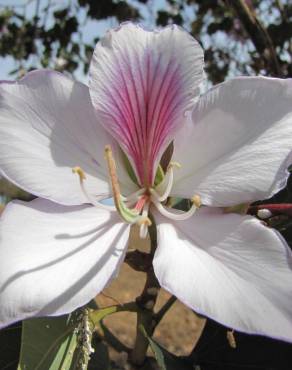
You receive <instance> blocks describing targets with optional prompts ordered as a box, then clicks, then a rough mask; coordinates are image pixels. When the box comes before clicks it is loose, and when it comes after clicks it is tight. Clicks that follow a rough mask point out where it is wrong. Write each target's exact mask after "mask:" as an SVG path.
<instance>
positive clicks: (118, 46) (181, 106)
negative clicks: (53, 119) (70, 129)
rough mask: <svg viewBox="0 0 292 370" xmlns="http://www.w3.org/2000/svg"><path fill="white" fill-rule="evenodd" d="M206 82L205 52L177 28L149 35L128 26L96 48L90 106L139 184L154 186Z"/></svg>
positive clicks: (139, 29)
mask: <svg viewBox="0 0 292 370" xmlns="http://www.w3.org/2000/svg"><path fill="white" fill-rule="evenodd" d="M202 79H203V52H202V49H201V47H200V45H199V44H198V42H197V41H196V40H194V39H193V38H192V37H191V36H190V35H189V34H188V33H187V32H185V31H184V30H182V29H181V28H179V27H177V26H175V25H173V26H170V27H166V28H164V29H162V30H159V31H158V30H156V31H153V32H151V31H146V30H144V29H143V28H142V27H140V26H138V25H135V24H132V23H126V24H123V25H122V26H121V27H119V28H118V29H116V30H112V31H110V32H108V33H107V34H106V36H105V37H104V38H103V39H102V40H101V41H100V42H99V43H98V44H97V46H96V48H95V52H94V56H93V60H92V62H91V67H90V83H89V88H90V95H91V98H92V102H93V105H94V107H95V110H96V113H97V117H98V119H99V121H100V122H101V124H102V125H103V126H104V128H105V129H107V130H108V131H109V132H110V133H111V134H112V135H113V137H115V138H116V140H118V142H119V143H120V144H121V146H122V148H123V149H124V151H125V152H126V153H127V154H128V156H129V157H130V158H131V160H132V161H133V163H134V165H135V169H136V174H137V175H138V178H139V180H140V183H141V184H149V183H152V182H153V177H154V176H155V169H156V166H157V164H158V162H159V159H160V156H161V155H162V154H163V151H164V150H165V149H166V147H167V145H168V144H169V143H170V141H171V140H172V139H173V137H174V132H175V131H176V129H177V128H178V127H179V126H180V125H181V124H182V123H183V121H184V112H185V110H186V109H187V108H188V107H189V104H190V103H191V100H192V98H193V97H194V96H195V95H196V94H197V93H198V91H197V90H198V85H199V83H200V82H201V81H202Z"/></svg>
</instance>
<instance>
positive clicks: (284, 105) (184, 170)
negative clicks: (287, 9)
mask: <svg viewBox="0 0 292 370" xmlns="http://www.w3.org/2000/svg"><path fill="white" fill-rule="evenodd" d="M202 76H203V52H202V50H201V48H200V46H199V44H198V43H197V42H196V41H195V40H194V39H192V38H191V37H190V36H189V35H188V34H187V33H186V32H184V31H183V30H182V29H180V28H178V27H176V26H173V27H167V28H165V29H163V30H161V31H154V32H150V31H145V30H144V29H142V28H141V27H139V26H136V25H133V24H131V23H127V24H124V25H122V26H121V27H120V28H119V29H117V30H113V31H110V32H108V33H107V35H106V36H105V37H104V38H103V39H102V40H101V41H100V43H99V44H98V45H97V46H96V49H95V52H94V57H93V60H92V62H91V68H90V85H89V88H88V87H87V86H85V85H83V84H80V83H78V82H74V81H72V80H70V79H69V78H67V77H65V76H64V75H62V74H59V73H56V72H52V71H37V72H32V73H29V74H28V75H27V76H26V77H25V78H23V79H21V80H20V81H18V82H16V83H8V82H2V83H1V85H0V168H1V173H2V175H3V176H5V177H6V178H8V179H9V180H11V181H12V182H14V183H15V184H17V185H18V186H20V187H22V188H23V189H25V190H27V191H29V192H31V193H33V194H35V195H37V196H39V197H41V198H43V199H37V200H34V201H32V202H30V203H25V202H19V201H15V202H12V203H11V204H10V205H8V206H7V208H6V210H5V212H4V214H3V217H2V218H1V246H0V323H1V325H2V326H5V325H8V324H9V323H11V322H14V321H17V320H21V319H25V318H27V317H31V316H42V315H60V314H64V313H67V312H70V311H72V310H74V309H75V308H77V307H79V306H82V305H84V304H85V303H87V302H88V301H89V300H90V299H92V298H93V297H94V296H95V295H96V294H97V293H99V292H100V291H101V290H102V289H103V288H104V287H105V286H106V285H107V284H108V283H109V282H110V281H111V279H112V278H114V277H115V276H116V274H117V272H118V270H119V267H120V264H121V263H122V261H123V258H124V255H125V252H126V247H127V241H128V236H129V229H130V223H139V224H140V226H141V236H142V237H144V236H145V234H146V233H147V226H148V225H149V218H148V212H149V210H150V211H151V212H152V214H153V216H154V218H155V221H156V223H157V229H158V247H157V250H156V254H155V256H154V262H153V264H154V270H155V273H156V276H157V278H158V280H159V282H160V284H161V286H162V287H164V288H165V289H167V290H169V291H170V292H172V293H173V294H175V295H176V296H177V297H178V298H179V299H181V300H182V301H183V302H184V303H185V304H187V305H188V306H189V307H191V308H193V309H194V310H196V311H197V312H200V313H202V314H204V315H206V316H209V317H212V318H213V319H214V320H216V321H219V322H221V323H223V324H225V325H226V326H228V327H231V328H234V329H237V330H239V331H245V332H248V333H258V334H264V335H268V336H272V337H277V338H281V339H284V340H288V341H292V304H291V303H292V271H291V266H292V258H291V252H290V250H289V248H288V246H287V245H286V243H285V241H284V240H283V239H282V238H281V236H280V235H279V234H278V233H277V232H276V231H274V230H272V229H268V228H266V227H265V226H264V225H263V224H262V223H261V222H260V221H259V220H257V219H255V218H253V217H251V216H240V215H237V214H224V213H222V211H221V209H220V208H215V207H227V206H232V205H236V204H239V203H242V202H252V201H254V200H258V199H264V198H268V197H270V196H271V195H272V194H274V193H275V192H277V191H279V190H280V189H281V188H282V187H283V186H285V183H286V180H287V176H288V172H287V167H288V165H289V164H290V163H291V159H292V158H291V147H292V104H291V103H292V82H291V80H281V79H272V78H261V77H251V78H248V77H244V78H236V79H233V80H231V81H229V82H226V83H222V84H219V85H218V86H216V87H214V88H213V89H211V90H210V91H209V92H207V93H206V94H205V95H203V96H201V97H200V98H199V100H198V102H197V103H196V104H195V105H194V100H193V99H194V98H195V97H196V91H198V86H199V84H200V83H201V82H202V78H203V77H202ZM187 110H189V111H190V110H191V114H185V112H186V111H187ZM172 141H173V142H174V153H173V156H172V161H176V162H178V163H179V164H180V167H181V168H180V169H176V168H175V166H176V165H175V163H173V162H171V164H170V166H169V167H168V170H167V172H166V175H165V178H164V180H163V181H162V182H161V183H160V184H159V185H157V184H155V183H154V181H155V178H156V173H157V168H158V164H159V162H160V159H161V155H162V154H163V153H164V151H165V150H166V148H167V147H168V145H169V143H171V142H172ZM106 145H107V149H106V157H107V161H108V164H109V170H110V179H111V182H112V185H113V190H114V198H115V202H116V208H117V210H118V212H115V211H114V212H113V211H112V210H109V209H107V208H106V207H104V208H103V207H102V206H101V205H100V203H99V200H100V199H101V198H106V197H111V194H112V193H111V186H110V185H111V184H109V182H108V168H107V163H106V161H105V160H104V148H105V146H106ZM109 146H110V147H109ZM110 148H111V149H110ZM119 148H122V149H123V151H124V152H125V154H126V155H127V157H128V159H129V161H130V163H131V165H132V167H133V169H134V172H135V176H136V183H135V182H134V181H132V180H131V178H130V176H129V174H128V172H127V171H126V170H125V165H124V162H123V160H122V155H121V151H120V149H119ZM112 152H113V154H114V158H115V160H116V166H117V172H118V180H117V178H116V173H115V165H114V161H113V158H112ZM75 166H80V167H81V168H82V170H81V169H80V168H75V171H76V172H78V173H79V175H80V183H79V181H78V177H76V175H75V176H73V174H72V168H73V167H75ZM84 174H85V176H86V179H85V180H84V179H83V176H84ZM132 177H133V176H132ZM80 184H81V186H80ZM168 196H174V197H182V198H189V199H192V200H193V206H192V208H191V210H190V211H189V212H188V213H182V212H179V211H175V210H173V209H170V208H168V207H167V206H166V204H165V199H166V198H167V197H168ZM200 200H201V202H202V204H203V205H204V206H208V207H202V208H201V209H200V210H198V211H197V212H195V211H196V210H197V208H198V206H199V203H200ZM89 203H92V204H89ZM93 205H95V206H93ZM133 207H134V208H133ZM165 216H166V217H165ZM125 221H127V222H125Z"/></svg>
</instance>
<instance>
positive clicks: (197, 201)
mask: <svg viewBox="0 0 292 370" xmlns="http://www.w3.org/2000/svg"><path fill="white" fill-rule="evenodd" d="M191 201H192V203H193V204H194V205H195V206H196V207H197V208H200V207H201V205H202V201H201V197H200V196H199V195H194V196H193V197H192V199H191Z"/></svg>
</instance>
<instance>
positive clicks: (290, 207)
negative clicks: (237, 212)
mask: <svg viewBox="0 0 292 370" xmlns="http://www.w3.org/2000/svg"><path fill="white" fill-rule="evenodd" d="M260 209H268V210H269V211H271V212H272V214H273V216H275V215H280V214H285V215H288V216H292V203H279V204H261V205H258V206H250V207H249V208H248V210H247V213H249V214H251V215H256V214H257V212H258V211H259V210H260Z"/></svg>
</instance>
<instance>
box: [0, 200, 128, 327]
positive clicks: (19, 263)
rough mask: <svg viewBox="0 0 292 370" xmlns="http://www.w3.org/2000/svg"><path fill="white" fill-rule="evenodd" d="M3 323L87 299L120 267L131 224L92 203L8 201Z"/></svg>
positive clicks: (0, 254)
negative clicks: (73, 204) (65, 203)
mask: <svg viewBox="0 0 292 370" xmlns="http://www.w3.org/2000/svg"><path fill="white" fill-rule="evenodd" d="M0 232H1V244H0V326H6V325H8V324H10V323H12V322H15V321H18V320H22V319H25V318H28V317H32V316H47V315H61V314H64V313H68V312H71V311H72V310H74V309H76V308H77V307H80V306H82V305H84V304H86V303H87V302H88V301H90V300H91V299H92V298H93V297H95V295H96V294H97V293H99V292H100V291H102V290H103V288H104V287H105V286H106V284H108V282H109V281H111V279H113V278H114V277H115V276H116V274H117V273H118V270H119V266H120V264H121V262H122V261H123V258H124V254H125V251H126V246H127V242H128V236H129V225H126V224H124V223H122V222H121V221H120V220H119V219H118V218H117V216H116V215H113V213H110V212H108V211H106V210H103V209H97V208H94V207H91V206H74V207H66V206H61V205H57V204H55V203H52V202H49V201H47V200H40V199H37V200H34V201H32V202H30V203H25V202H13V203H10V204H9V205H8V206H7V208H6V210H5V211H4V214H3V215H2V217H1V222H0Z"/></svg>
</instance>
